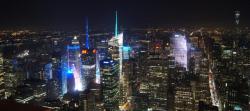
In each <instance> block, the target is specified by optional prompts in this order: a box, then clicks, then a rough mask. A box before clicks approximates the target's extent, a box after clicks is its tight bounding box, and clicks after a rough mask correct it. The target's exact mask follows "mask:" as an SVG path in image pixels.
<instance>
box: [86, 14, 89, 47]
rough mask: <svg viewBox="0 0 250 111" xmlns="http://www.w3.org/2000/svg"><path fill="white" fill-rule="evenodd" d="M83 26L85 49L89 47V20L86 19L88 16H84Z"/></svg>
mask: <svg viewBox="0 0 250 111" xmlns="http://www.w3.org/2000/svg"><path fill="white" fill-rule="evenodd" d="M85 25H86V26H85V28H86V43H85V47H86V48H87V49H89V47H90V46H89V21H88V17H86V24H85Z"/></svg>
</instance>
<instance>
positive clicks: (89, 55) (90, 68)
mask: <svg viewBox="0 0 250 111" xmlns="http://www.w3.org/2000/svg"><path fill="white" fill-rule="evenodd" d="M88 30H89V28H88V20H86V40H85V47H83V48H81V60H82V67H81V73H82V81H83V90H86V89H87V88H88V87H89V84H90V83H95V76H96V52H97V51H96V49H94V48H92V47H91V46H90V41H89V32H88Z"/></svg>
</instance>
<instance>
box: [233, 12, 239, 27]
mask: <svg viewBox="0 0 250 111" xmlns="http://www.w3.org/2000/svg"><path fill="white" fill-rule="evenodd" d="M234 18H235V23H236V25H239V24H240V11H235V12H234Z"/></svg>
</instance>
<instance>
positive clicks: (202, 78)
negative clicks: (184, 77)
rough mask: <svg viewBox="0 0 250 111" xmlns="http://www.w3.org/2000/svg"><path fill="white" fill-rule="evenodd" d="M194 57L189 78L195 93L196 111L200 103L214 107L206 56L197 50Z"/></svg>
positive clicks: (191, 61) (190, 65)
mask: <svg viewBox="0 0 250 111" xmlns="http://www.w3.org/2000/svg"><path fill="white" fill-rule="evenodd" d="M191 53H192V57H191V58H190V62H189V72H188V76H189V77H190V76H191V75H192V76H191V78H190V80H191V86H192V92H193V98H194V101H195V109H198V107H199V102H201V101H202V102H204V103H205V104H208V105H212V100H211V94H210V87H209V74H208V72H209V67H208V66H209V63H208V59H206V58H205V57H204V56H202V55H204V54H202V52H201V51H199V50H198V49H196V50H195V51H192V52H191Z"/></svg>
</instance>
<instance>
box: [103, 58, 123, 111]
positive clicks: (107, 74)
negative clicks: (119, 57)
mask: <svg viewBox="0 0 250 111" xmlns="http://www.w3.org/2000/svg"><path fill="white" fill-rule="evenodd" d="M100 66H101V90H102V91H101V92H102V97H103V98H102V100H103V103H104V109H106V110H107V111H116V110H119V108H118V105H119V64H118V63H117V62H116V61H114V60H112V59H105V60H102V61H101V62H100Z"/></svg>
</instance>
